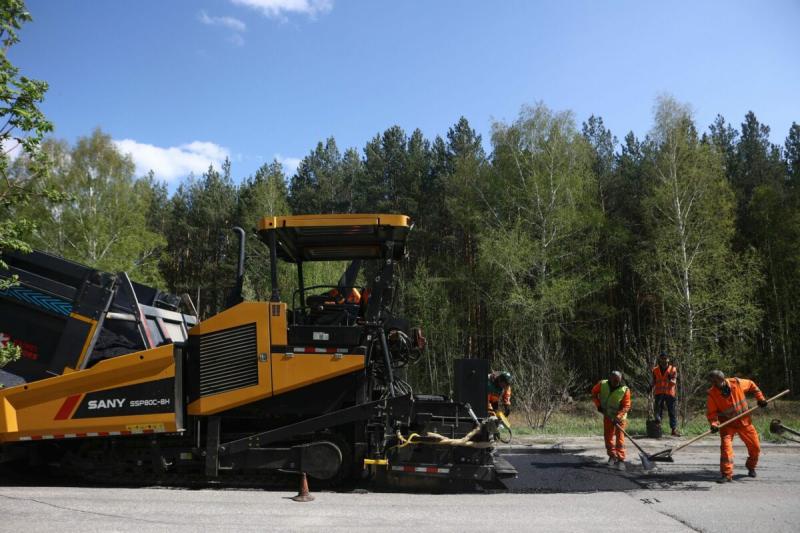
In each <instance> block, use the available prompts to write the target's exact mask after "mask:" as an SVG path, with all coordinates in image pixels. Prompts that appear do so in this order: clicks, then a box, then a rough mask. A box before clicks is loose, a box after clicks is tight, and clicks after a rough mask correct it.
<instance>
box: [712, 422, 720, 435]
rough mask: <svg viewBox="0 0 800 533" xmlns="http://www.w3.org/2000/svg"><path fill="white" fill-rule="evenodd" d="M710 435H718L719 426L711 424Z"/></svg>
mask: <svg viewBox="0 0 800 533" xmlns="http://www.w3.org/2000/svg"><path fill="white" fill-rule="evenodd" d="M711 433H719V425H718V424H711Z"/></svg>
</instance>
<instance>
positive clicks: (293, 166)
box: [275, 154, 302, 178]
mask: <svg viewBox="0 0 800 533" xmlns="http://www.w3.org/2000/svg"><path fill="white" fill-rule="evenodd" d="M275 159H277V160H278V163H280V164H281V165H283V172H284V173H285V174H286V175H287V176H288V177H290V178H291V177H292V176H294V175H295V173H297V167H298V166H300V161H302V160H301V159H299V158H297V157H283V156H281V154H275Z"/></svg>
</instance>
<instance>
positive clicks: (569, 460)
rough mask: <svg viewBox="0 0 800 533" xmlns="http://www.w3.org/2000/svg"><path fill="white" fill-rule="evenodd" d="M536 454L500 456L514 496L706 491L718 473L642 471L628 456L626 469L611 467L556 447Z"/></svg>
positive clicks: (636, 462) (634, 458)
mask: <svg viewBox="0 0 800 533" xmlns="http://www.w3.org/2000/svg"><path fill="white" fill-rule="evenodd" d="M541 452H544V453H539V451H538V450H537V451H536V452H533V453H531V452H528V453H524V454H504V455H503V457H504V458H505V459H506V460H507V461H508V462H509V463H511V464H512V465H514V467H515V468H516V469H517V472H518V475H517V478H516V479H511V480H505V481H504V484H505V485H506V487H507V489H508V491H509V492H516V493H528V492H531V493H534V492H541V493H574V492H581V493H585V492H619V491H622V492H624V491H634V490H643V489H645V490H647V489H651V490H653V489H657V490H681V491H686V490H700V491H703V490H709V489H710V485H709V482H713V481H716V479H717V477H718V476H719V473H718V472H716V471H709V470H705V471H703V470H701V471H695V472H687V471H678V470H672V471H670V470H667V469H664V468H659V469H656V470H653V471H650V472H645V471H644V469H643V468H642V466H641V465H640V464H639V460H638V457H631V458H630V459H629V460H628V461H627V463H626V467H627V468H626V470H625V471H620V470H617V469H615V468H611V467H609V466H608V465H606V463H605V462H604V461H600V460H598V459H596V458H593V457H588V456H584V455H580V450H578V451H576V450H570V451H569V452H567V451H561V450H559V449H557V448H555V449H548V450H541Z"/></svg>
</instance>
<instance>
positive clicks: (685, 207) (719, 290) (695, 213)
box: [637, 97, 759, 414]
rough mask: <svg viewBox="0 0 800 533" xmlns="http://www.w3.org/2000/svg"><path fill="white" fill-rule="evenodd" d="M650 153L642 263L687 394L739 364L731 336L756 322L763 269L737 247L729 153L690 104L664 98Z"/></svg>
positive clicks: (665, 341)
mask: <svg viewBox="0 0 800 533" xmlns="http://www.w3.org/2000/svg"><path fill="white" fill-rule="evenodd" d="M646 152H647V158H648V160H649V165H648V176H647V177H648V179H650V180H652V181H653V186H652V189H651V192H650V195H649V196H648V197H647V198H645V199H644V205H643V207H644V210H645V228H644V232H645V241H644V245H643V249H642V250H641V253H640V254H639V257H638V265H637V266H638V270H639V272H640V274H641V275H642V277H643V278H644V280H645V282H646V283H647V288H648V289H649V291H650V292H651V293H652V294H654V295H655V296H656V299H655V302H656V303H655V304H654V305H655V307H656V314H657V315H659V318H660V320H659V323H658V326H657V327H659V329H660V333H661V335H662V339H663V341H662V344H663V346H664V347H666V348H667V349H668V350H669V351H670V352H671V353H673V354H674V357H675V359H676V360H677V362H678V364H679V366H680V367H681V368H682V373H681V375H682V379H681V381H680V392H681V393H682V397H689V396H692V395H695V394H697V393H698V392H699V391H700V389H701V388H702V387H704V386H705V383H706V381H705V373H706V371H707V370H708V369H709V367H710V366H717V365H720V366H723V367H728V368H730V367H732V366H733V363H734V362H735V356H736V355H737V354H736V352H735V351H733V346H734V344H735V343H733V342H731V341H732V340H733V339H734V338H736V337H741V336H746V335H748V334H749V333H750V332H752V331H753V328H754V327H755V325H756V324H757V320H758V314H759V312H758V310H757V308H756V307H755V305H754V304H753V299H752V298H753V295H754V292H755V290H756V288H757V287H758V284H759V274H758V270H757V264H756V263H755V260H754V259H753V256H752V254H744V255H741V256H737V255H736V254H734V253H733V250H732V246H731V243H732V239H733V237H734V224H735V199H734V195H733V192H732V190H731V188H730V186H729V185H728V183H727V181H726V180H725V177H724V173H723V166H722V162H723V159H722V154H721V153H720V152H719V151H717V150H715V149H714V147H713V146H712V145H710V144H708V143H701V142H700V140H699V139H698V136H697V132H696V130H695V127H694V123H693V120H692V115H691V111H690V109H689V107H688V106H686V105H684V104H680V103H678V102H677V101H675V100H674V99H672V98H670V97H662V98H660V99H659V100H658V101H657V104H656V107H655V125H654V126H653V129H652V131H651V132H650V139H649V143H648V145H647V147H646ZM683 407H684V409H683V412H684V414H685V413H686V407H687V405H686V404H685V403H684V404H683Z"/></svg>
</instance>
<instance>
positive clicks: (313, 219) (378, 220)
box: [258, 213, 411, 230]
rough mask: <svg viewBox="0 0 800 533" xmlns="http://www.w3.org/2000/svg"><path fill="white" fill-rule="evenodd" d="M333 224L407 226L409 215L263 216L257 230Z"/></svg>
mask: <svg viewBox="0 0 800 533" xmlns="http://www.w3.org/2000/svg"><path fill="white" fill-rule="evenodd" d="M334 226H395V227H400V228H408V227H410V226H411V217H409V216H406V215H390V214H377V213H369V214H348V215H292V216H277V217H264V218H262V219H261V220H259V221H258V229H259V230H269V229H275V228H307V227H320V228H324V227H334Z"/></svg>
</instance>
